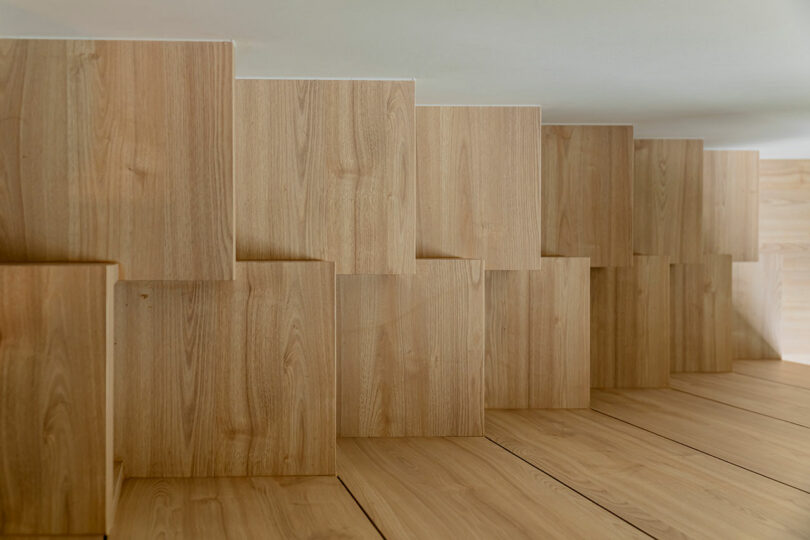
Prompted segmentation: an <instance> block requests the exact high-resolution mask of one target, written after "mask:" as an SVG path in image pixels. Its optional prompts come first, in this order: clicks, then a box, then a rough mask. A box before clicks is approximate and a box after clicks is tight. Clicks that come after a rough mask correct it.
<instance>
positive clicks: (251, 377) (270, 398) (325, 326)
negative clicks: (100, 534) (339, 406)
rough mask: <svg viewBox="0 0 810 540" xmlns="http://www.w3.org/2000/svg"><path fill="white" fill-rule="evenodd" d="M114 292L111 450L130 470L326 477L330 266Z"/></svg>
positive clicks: (263, 268)
mask: <svg viewBox="0 0 810 540" xmlns="http://www.w3.org/2000/svg"><path fill="white" fill-rule="evenodd" d="M236 269H237V276H236V280H235V281H228V282H226V281H223V282H165V281H164V282H128V283H120V284H119V285H118V287H117V288H116V347H115V355H116V364H117V365H116V406H115V414H116V421H115V429H116V454H117V457H118V458H119V459H121V460H123V462H124V463H125V464H126V467H127V475H128V476H131V477H145V476H153V477H169V476H178V477H184V476H247V475H309V474H333V473H334V451H335V450H334V444H335V442H334V438H335V408H334V407H335V394H334V380H335V349H334V347H335V318H334V317H335V315H334V313H335V311H334V309H335V307H334V306H335V304H334V298H335V296H334V295H335V278H334V265H333V264H332V263H329V262H315V261H312V262H250V263H238V264H237V267H236Z"/></svg>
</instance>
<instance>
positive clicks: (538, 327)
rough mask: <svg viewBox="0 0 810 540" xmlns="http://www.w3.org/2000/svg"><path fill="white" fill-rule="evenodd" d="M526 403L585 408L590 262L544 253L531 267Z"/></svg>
mask: <svg viewBox="0 0 810 540" xmlns="http://www.w3.org/2000/svg"><path fill="white" fill-rule="evenodd" d="M530 309H531V311H530V325H529V328H530V329H531V331H530V336H531V341H530V344H529V351H530V353H529V358H530V363H529V377H528V380H529V407H531V408H542V409H545V408H577V407H588V404H589V401H590V386H591V384H590V383H591V381H590V368H591V365H590V362H591V360H590V261H589V260H588V259H587V258H573V257H571V258H567V257H566V258H558V257H546V258H544V260H543V268H542V269H541V270H539V271H534V272H531V308H530Z"/></svg>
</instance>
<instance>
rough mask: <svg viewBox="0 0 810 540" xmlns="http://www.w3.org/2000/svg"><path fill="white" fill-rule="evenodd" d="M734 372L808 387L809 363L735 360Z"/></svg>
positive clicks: (809, 378)
mask: <svg viewBox="0 0 810 540" xmlns="http://www.w3.org/2000/svg"><path fill="white" fill-rule="evenodd" d="M734 373H739V374H740V375H747V376H749V377H755V378H758V379H765V380H766V381H774V382H778V383H782V384H789V385H791V386H798V387H800V388H808V389H810V365H807V364H798V363H796V362H783V361H780V360H735V362H734Z"/></svg>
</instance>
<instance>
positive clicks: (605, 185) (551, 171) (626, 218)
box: [541, 126, 633, 267]
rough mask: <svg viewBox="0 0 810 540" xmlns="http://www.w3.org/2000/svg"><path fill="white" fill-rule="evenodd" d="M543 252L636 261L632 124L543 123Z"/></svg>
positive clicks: (601, 261)
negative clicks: (571, 124)
mask: <svg viewBox="0 0 810 540" xmlns="http://www.w3.org/2000/svg"><path fill="white" fill-rule="evenodd" d="M542 191H543V195H542V199H541V202H542V207H543V209H542V215H543V235H542V236H543V240H542V247H543V255H562V256H568V257H590V258H591V266H594V267H605V266H630V265H631V264H632V260H633V232H632V231H633V224H632V220H633V127H632V126H543V190H542Z"/></svg>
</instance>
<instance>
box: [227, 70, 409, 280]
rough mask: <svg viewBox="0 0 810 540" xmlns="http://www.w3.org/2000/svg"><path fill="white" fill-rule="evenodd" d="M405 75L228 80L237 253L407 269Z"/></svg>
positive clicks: (343, 270)
mask: <svg viewBox="0 0 810 540" xmlns="http://www.w3.org/2000/svg"><path fill="white" fill-rule="evenodd" d="M413 139H414V83H413V81H324V80H248V79H239V80H237V81H236V168H237V171H238V175H237V180H236V181H237V212H236V215H237V223H236V232H237V243H236V255H237V257H238V258H239V259H245V260H246V259H262V260H269V259H322V260H330V261H334V262H335V268H336V270H337V273H338V274H399V273H411V274H412V273H413V272H414V271H415V262H414V253H415V251H414V246H415V225H414V224H415V206H414V205H415V191H414V189H415V188H414V184H415V181H414V175H415V170H416V167H415V163H414V159H415V158H414V155H415V147H414V141H413Z"/></svg>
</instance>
